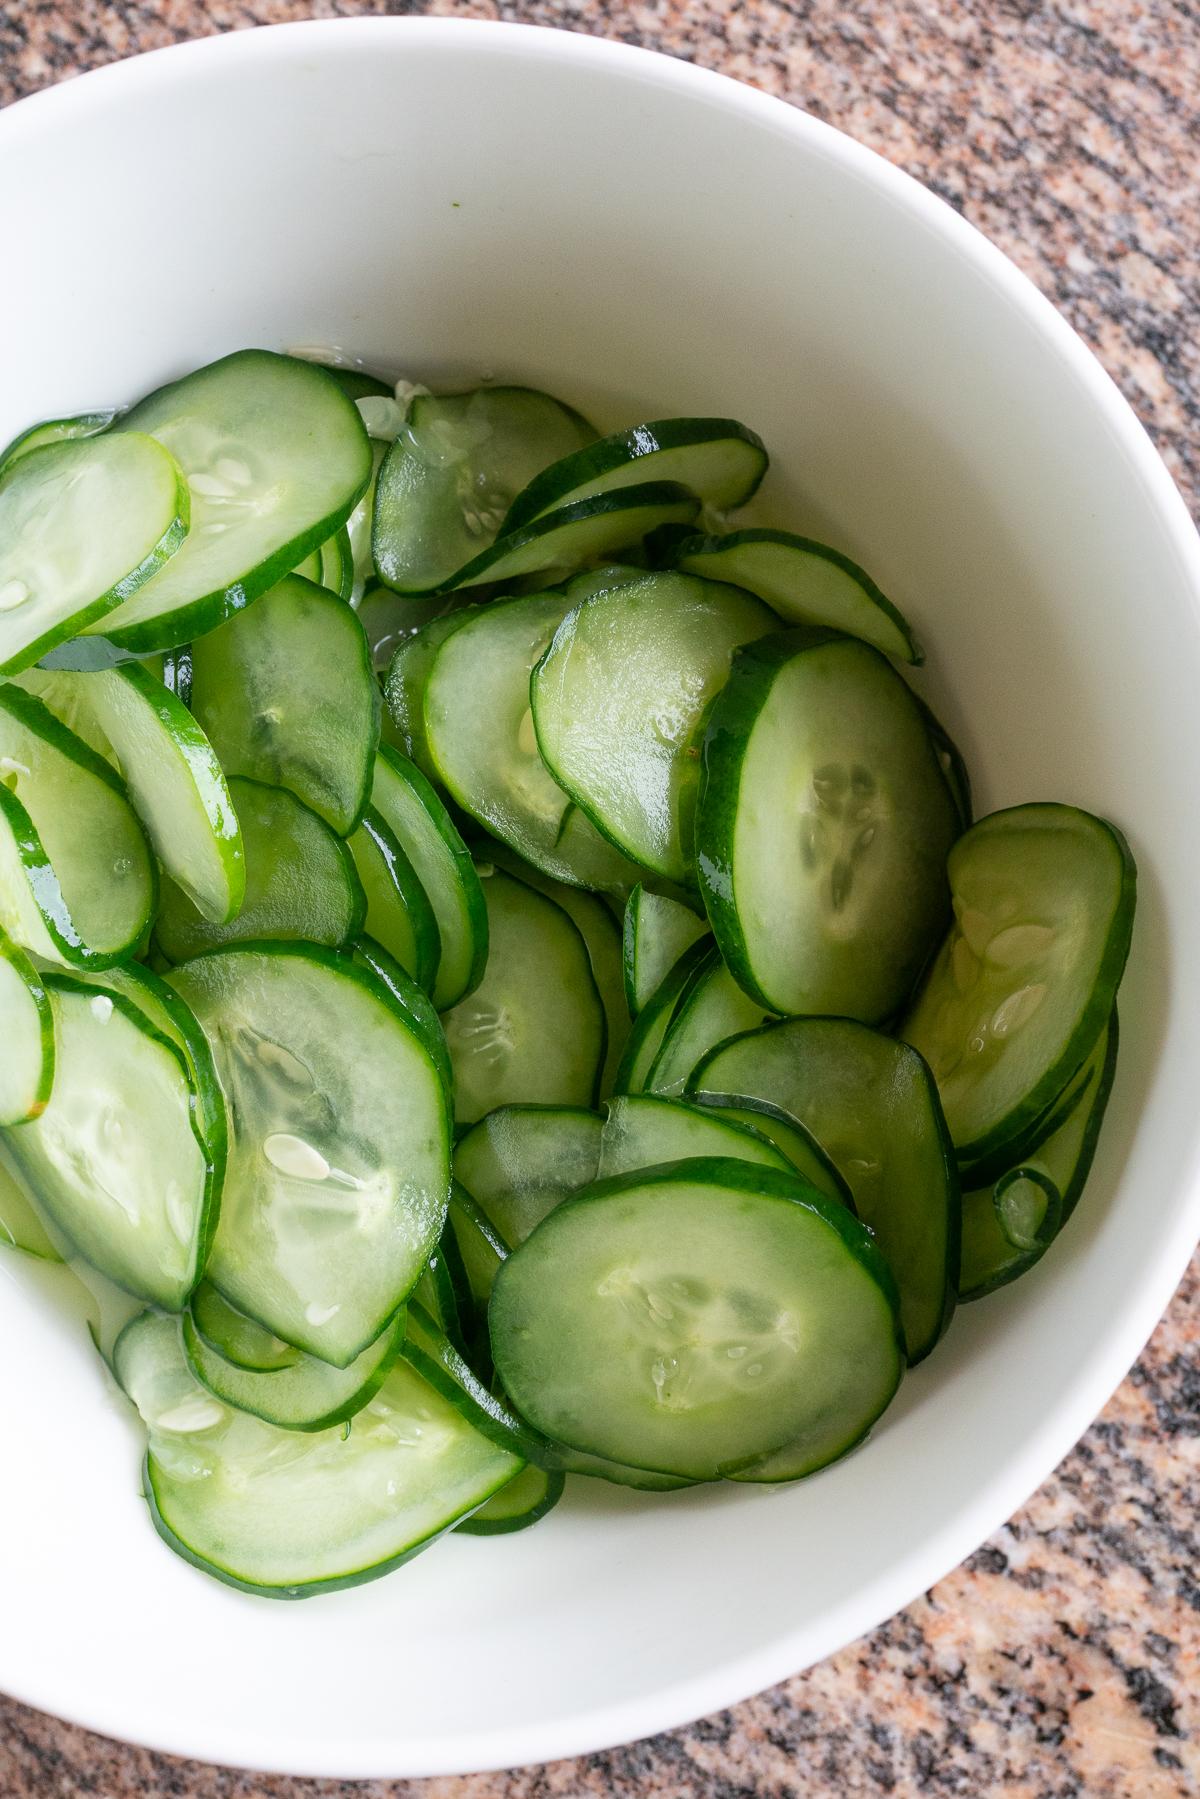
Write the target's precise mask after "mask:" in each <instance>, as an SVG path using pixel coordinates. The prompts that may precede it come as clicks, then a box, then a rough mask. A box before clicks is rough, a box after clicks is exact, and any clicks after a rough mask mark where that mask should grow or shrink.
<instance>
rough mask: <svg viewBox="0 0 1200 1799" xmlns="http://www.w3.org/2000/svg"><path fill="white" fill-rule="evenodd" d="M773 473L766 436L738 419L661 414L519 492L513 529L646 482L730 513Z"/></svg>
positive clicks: (509, 524)
mask: <svg viewBox="0 0 1200 1799" xmlns="http://www.w3.org/2000/svg"><path fill="white" fill-rule="evenodd" d="M766 471H767V452H766V449H765V447H764V445H763V442H762V439H761V438H759V437H756V436H755V434H754V432H753V431H749V430H747V428H746V426H745V425H739V424H738V422H737V420H736V419H698V418H697V419H655V420H654V421H653V422H652V423H650V424H647V425H634V426H633V427H632V429H630V430H628V431H614V432H613V434H612V436H611V437H603V438H601V439H600V441H599V443H594V444H592V445H590V447H589V448H587V449H584V450H579V451H577V452H576V453H575V455H573V456H569V457H565V458H564V459H563V460H562V461H561V462H557V463H555V464H554V465H553V467H551V468H547V469H545V470H543V472H542V473H541V474H540V475H537V476H535V477H534V479H533V480H532V481H530V483H529V485H528V487H526V488H525V490H524V492H523V493H520V494H518V495H517V497H516V499H515V500H514V501H513V503H512V506H511V508H510V509H509V513H508V517H507V518H506V519H505V521H504V526H503V529H504V531H505V533H506V534H507V533H509V532H512V531H516V530H518V529H520V528H521V527H522V526H524V525H527V524H529V523H530V521H531V520H533V519H536V518H541V517H543V516H544V515H545V514H546V513H547V512H548V511H549V510H550V508H551V507H557V506H563V505H565V504H568V503H569V502H571V501H576V500H581V499H585V498H590V497H591V496H593V495H596V494H605V493H611V492H613V491H614V490H618V489H620V488H623V487H629V486H632V485H634V484H635V483H640V482H643V481H678V482H680V483H681V484H682V485H683V486H684V487H686V488H688V489H690V491H691V492H692V493H694V494H697V495H698V496H699V498H700V499H701V500H702V501H703V503H704V505H705V506H709V507H712V508H713V509H714V510H715V511H717V512H727V511H729V510H731V508H733V507H734V506H742V505H744V504H745V502H746V501H747V500H748V499H749V498H750V497H751V495H752V494H753V493H754V491H755V489H756V488H757V486H758V484H759V482H760V481H761V480H762V478H763V476H764V475H765V474H766Z"/></svg>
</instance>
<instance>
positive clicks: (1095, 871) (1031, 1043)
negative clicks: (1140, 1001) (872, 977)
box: [902, 805, 1137, 1180]
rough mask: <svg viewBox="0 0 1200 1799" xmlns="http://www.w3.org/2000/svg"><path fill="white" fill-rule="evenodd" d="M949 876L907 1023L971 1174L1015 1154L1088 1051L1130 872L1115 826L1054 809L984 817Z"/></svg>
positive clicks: (1118, 940) (1128, 913) (1120, 931)
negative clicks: (945, 914) (937, 937)
mask: <svg viewBox="0 0 1200 1799" xmlns="http://www.w3.org/2000/svg"><path fill="white" fill-rule="evenodd" d="M949 873H950V886H951V890H952V893H953V897H954V924H953V925H952V927H951V929H950V932H949V934H948V936H947V938H946V940H945V942H944V943H943V945H942V948H941V950H940V951H939V953H938V956H937V959H936V961H935V962H934V963H933V965H932V967H931V968H930V970H929V973H928V975H927V976H926V978H925V981H924V984H923V985H922V988H921V991H920V993H919V994H918V996H917V999H916V1001H915V1003H914V1005H913V1008H912V1010H911V1011H910V1013H909V1015H908V1017H907V1018H906V1020H905V1021H904V1025H903V1027H902V1028H903V1035H904V1036H905V1037H906V1038H907V1039H908V1041H909V1042H910V1043H911V1044H913V1046H914V1047H915V1048H916V1049H919V1050H920V1052H921V1054H922V1055H923V1056H924V1057H925V1059H926V1060H927V1062H928V1063H929V1065H930V1067H931V1068H932V1070H933V1074H934V1078H935V1080H936V1081H937V1083H938V1091H939V1093H940V1094H941V1099H942V1107H943V1110H944V1111H945V1114H946V1123H947V1125H948V1127H949V1130H950V1135H951V1137H952V1139H953V1141H954V1147H955V1149H956V1151H957V1152H958V1158H959V1161H960V1162H961V1163H962V1164H963V1166H964V1168H967V1169H970V1168H971V1167H972V1166H973V1165H975V1164H982V1163H983V1162H984V1159H985V1158H987V1160H988V1162H989V1164H992V1165H994V1164H995V1162H996V1161H997V1160H998V1159H999V1158H1000V1157H1002V1156H1003V1155H1005V1154H1006V1153H1007V1152H1009V1151H1011V1156H1010V1160H1016V1159H1018V1158H1019V1157H1020V1156H1021V1155H1022V1154H1023V1153H1024V1151H1023V1143H1024V1141H1025V1139H1026V1138H1027V1135H1028V1133H1029V1131H1030V1129H1031V1127H1033V1126H1034V1125H1036V1123H1037V1120H1038V1119H1039V1118H1040V1117H1041V1116H1042V1115H1043V1114H1044V1113H1045V1112H1046V1110H1047V1108H1048V1107H1049V1106H1051V1105H1052V1104H1053V1102H1054V1100H1055V1098H1056V1097H1057V1095H1058V1094H1060V1093H1061V1092H1062V1091H1063V1089H1064V1088H1065V1087H1066V1085H1067V1083H1068V1082H1069V1081H1070V1080H1071V1078H1072V1077H1073V1076H1074V1075H1075V1074H1076V1073H1077V1071H1078V1070H1079V1069H1080V1068H1081V1067H1082V1065H1083V1063H1084V1061H1085V1060H1086V1058H1087V1056H1088V1055H1089V1053H1090V1051H1091V1050H1092V1048H1093V1046H1094V1045H1095V1043H1096V1040H1097V1038H1098V1037H1099V1035H1100V1033H1101V1031H1102V1030H1103V1029H1104V1026H1105V1024H1106V1023H1107V1022H1108V1019H1109V1017H1110V1015H1111V1013H1112V1009H1113V1001H1114V998H1115V995H1116V991H1117V986H1118V984H1119V982H1120V979H1121V975H1122V973H1123V971H1124V968H1125V958H1126V956H1127V955H1128V953H1129V940H1130V936H1131V933H1132V930H1133V913H1134V905H1135V901H1136V883H1137V875H1136V870H1135V868H1134V863H1133V858H1132V856H1131V855H1130V853H1129V847H1128V845H1127V844H1126V842H1125V839H1124V838H1123V837H1122V836H1121V834H1120V832H1119V831H1118V830H1117V829H1116V828H1115V826H1113V825H1110V824H1107V823H1106V822H1105V821H1104V820H1103V819H1100V818H1094V817H1093V816H1092V814H1091V813H1089V812H1081V811H1079V810H1078V809H1077V808H1075V807H1073V806H1059V805H1030V806H1014V807H1012V808H1010V809H1009V810H1008V811H1005V812H993V813H992V814H991V815H990V817H988V818H984V819H981V820H980V821H979V823H978V824H977V825H974V826H973V827H972V828H971V830H970V831H968V832H967V834H966V836H965V837H961V838H960V839H959V840H958V842H957V843H956V844H955V846H954V849H953V850H952V852H951V855H950V861H949ZM968 1179H969V1180H971V1179H973V1177H972V1176H971V1175H970V1174H968Z"/></svg>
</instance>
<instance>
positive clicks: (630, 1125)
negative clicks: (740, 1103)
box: [514, 1093, 795, 1247]
mask: <svg viewBox="0 0 1200 1799" xmlns="http://www.w3.org/2000/svg"><path fill="white" fill-rule="evenodd" d="M696 1156H735V1157H737V1159H738V1160H739V1161H742V1162H754V1163H757V1165H758V1166H759V1167H760V1168H779V1169H782V1170H783V1172H784V1173H785V1174H794V1173H795V1169H794V1168H793V1166H792V1163H791V1162H790V1161H789V1160H788V1158H787V1157H786V1156H785V1155H784V1154H783V1152H782V1150H779V1149H776V1147H775V1145H774V1144H773V1143H772V1142H771V1140H770V1138H769V1137H765V1136H763V1135H762V1133H761V1132H759V1131H756V1130H755V1129H754V1128H753V1126H751V1125H745V1124H738V1123H735V1122H734V1121H733V1120H732V1119H728V1118H724V1117H722V1116H721V1114H720V1113H719V1112H716V1111H714V1110H712V1109H711V1108H710V1107H705V1106H694V1105H690V1104H688V1103H687V1102H686V1101H684V1100H681V1099H660V1098H658V1097H657V1096H656V1095H653V1094H647V1093H622V1094H618V1095H617V1097H616V1098H615V1099H613V1100H610V1102H609V1107H608V1118H607V1119H606V1120H605V1124H604V1134H603V1138H602V1140H601V1145H600V1166H599V1169H598V1170H597V1172H596V1174H595V1175H593V1177H592V1178H593V1179H599V1180H602V1181H609V1180H612V1179H614V1178H615V1177H616V1176H617V1175H620V1174H635V1173H636V1172H637V1171H638V1170H639V1169H641V1168H657V1167H658V1166H659V1165H660V1164H661V1163H663V1162H680V1161H683V1160H684V1159H685V1158H687V1157H696ZM579 1184H580V1185H581V1186H582V1185H583V1183H582V1182H580V1183H579ZM514 1247H515V1245H514Z"/></svg>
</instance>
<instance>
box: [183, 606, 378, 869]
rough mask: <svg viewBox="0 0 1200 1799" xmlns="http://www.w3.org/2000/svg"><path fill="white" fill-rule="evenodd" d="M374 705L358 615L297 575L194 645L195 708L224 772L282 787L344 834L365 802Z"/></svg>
mask: <svg viewBox="0 0 1200 1799" xmlns="http://www.w3.org/2000/svg"><path fill="white" fill-rule="evenodd" d="M379 706H380V701H379V688H378V685H377V683H376V680H375V674H374V671H373V669H372V668H371V658H370V654H369V651H368V648H367V640H366V637H365V636H364V634H363V629H362V626H361V625H360V624H359V622H358V619H357V618H356V617H355V615H354V613H353V612H352V611H351V609H350V607H349V606H346V605H344V604H343V603H342V601H341V600H339V599H337V598H335V597H334V595H333V594H331V593H328V592H327V591H326V589H325V588H323V587H317V586H315V585H314V584H313V583H312V582H311V581H304V580H302V579H301V578H300V576H299V575H289V576H288V577H287V579H286V580H283V581H281V582H280V583H279V585H278V586H277V587H274V588H273V589H272V590H271V592H270V593H268V594H264V596H263V597H262V599H260V600H259V601H258V602H257V603H256V604H255V605H254V606H251V607H250V608H249V609H248V610H247V611H245V612H241V613H239V614H238V615H237V616H236V617H235V618H231V619H230V620H229V621H228V623H226V624H224V625H222V626H221V628H220V629H219V630H217V631H212V632H210V633H209V635H208V636H206V637H203V638H201V639H200V641H199V642H198V643H196V644H194V645H193V646H192V708H193V710H194V712H195V714H196V717H197V718H198V719H199V720H200V723H201V724H202V725H203V727H204V729H205V731H207V733H208V736H209V740H210V742H211V743H212V746H213V748H214V749H215V750H216V752H217V754H218V756H220V758H221V762H222V764H223V766H224V768H225V771H226V773H227V774H232V775H242V776H245V777H246V778H248V779H249V780H252V781H263V782H265V783H267V784H268V785H269V786H272V787H286V788H288V790H289V791H290V792H292V793H294V794H295V795H296V797H297V799H301V800H303V801H304V803H305V805H306V806H310V807H311V808H312V810H313V811H314V812H316V813H317V814H318V815H319V816H320V817H321V818H323V819H324V820H325V822H326V824H328V825H331V826H332V827H333V829H334V830H335V831H337V832H339V833H340V834H341V835H342V836H343V837H344V836H347V835H348V834H349V832H351V831H352V830H353V829H354V827H355V825H356V824H357V823H358V821H359V819H360V818H361V817H362V815H363V813H364V811H365V810H366V806H367V800H368V797H369V794H370V789H371V777H372V773H373V771H374V765H375V750H376V746H377V744H378V741H379Z"/></svg>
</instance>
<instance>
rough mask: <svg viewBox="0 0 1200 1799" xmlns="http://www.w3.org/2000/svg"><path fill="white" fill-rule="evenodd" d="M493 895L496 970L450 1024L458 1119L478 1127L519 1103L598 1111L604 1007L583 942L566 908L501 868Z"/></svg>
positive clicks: (492, 962)
mask: <svg viewBox="0 0 1200 1799" xmlns="http://www.w3.org/2000/svg"><path fill="white" fill-rule="evenodd" d="M480 872H481V873H483V872H484V870H483V868H481V870H480ZM483 892H484V898H485V899H486V901H487V911H488V937H489V941H490V945H491V948H490V950H489V952H488V962H487V968H486V969H485V971H484V976H483V979H482V981H481V982H480V983H479V986H478V987H476V989H475V991H474V992H473V993H471V994H469V995H468V996H467V998H466V999H464V1000H462V1001H460V1003H459V1004H458V1005H457V1006H454V1007H453V1008H452V1009H451V1010H450V1011H449V1012H447V1013H446V1015H445V1017H444V1018H443V1020H442V1023H443V1026H444V1028H445V1032H446V1042H447V1043H448V1044H449V1046H450V1060H451V1061H452V1063H453V1064H454V1088H455V1117H456V1119H457V1121H458V1122H459V1123H460V1124H473V1123H474V1122H475V1120H476V1119H477V1118H482V1117H483V1115H484V1113H485V1112H492V1111H494V1110H495V1109H496V1107H497V1106H504V1105H509V1104H512V1103H513V1102H517V1101H527V1100H533V1101H536V1102H537V1103H539V1104H543V1105H551V1106H587V1105H590V1104H591V1102H592V1100H593V1098H594V1097H595V1093H596V1083H597V1081H598V1079H599V1075H600V1069H601V1066H602V1064H603V1060H604V1009H603V1007H602V1005H601V1003H600V996H599V994H598V993H597V991H596V983H595V981H594V979H593V977H592V970H591V964H590V962H589V960H588V953H587V949H586V946H585V944H584V941H583V938H582V937H581V936H580V934H579V932H578V930H577V929H576V927H575V925H574V924H573V923H572V922H571V920H570V919H569V918H568V917H567V915H566V913H565V912H564V911H563V910H562V909H561V907H559V906H556V905H555V904H554V902H553V901H552V900H548V899H546V898H545V897H544V896H543V895H542V894H540V893H535V892H534V891H533V889H532V888H530V887H526V886H524V885H523V884H522V883H521V882H520V881H514V880H512V879H511V878H510V877H509V876H508V875H506V874H501V873H500V872H499V871H498V870H495V869H493V871H492V872H491V873H490V874H487V875H486V878H485V879H484V882H483Z"/></svg>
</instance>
